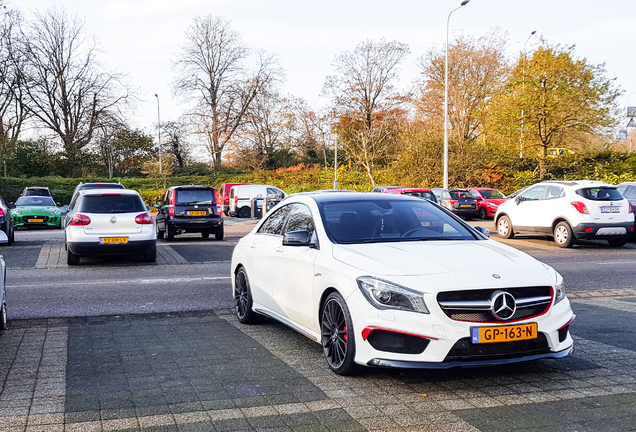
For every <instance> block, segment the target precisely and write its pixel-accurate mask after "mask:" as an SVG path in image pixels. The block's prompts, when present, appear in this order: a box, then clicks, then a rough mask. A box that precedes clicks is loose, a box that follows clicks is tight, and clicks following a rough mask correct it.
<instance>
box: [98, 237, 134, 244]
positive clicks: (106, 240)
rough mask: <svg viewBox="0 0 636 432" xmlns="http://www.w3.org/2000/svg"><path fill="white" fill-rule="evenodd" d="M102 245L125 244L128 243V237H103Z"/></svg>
mask: <svg viewBox="0 0 636 432" xmlns="http://www.w3.org/2000/svg"><path fill="white" fill-rule="evenodd" d="M101 243H102V244H125V243H128V237H102V238H101Z"/></svg>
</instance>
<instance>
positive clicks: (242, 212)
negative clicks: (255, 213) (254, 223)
mask: <svg viewBox="0 0 636 432" xmlns="http://www.w3.org/2000/svg"><path fill="white" fill-rule="evenodd" d="M251 215H252V210H251V209H250V208H249V207H241V208H240V209H239V211H238V217H240V218H243V219H245V218H248V217H250V216H251Z"/></svg>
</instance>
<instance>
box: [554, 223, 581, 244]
mask: <svg viewBox="0 0 636 432" xmlns="http://www.w3.org/2000/svg"><path fill="white" fill-rule="evenodd" d="M575 240H576V238H575V237H574V233H573V232H572V228H571V227H570V224H568V223H567V222H559V223H558V224H557V226H556V227H554V241H555V243H556V244H557V245H558V246H559V247H562V248H569V247H572V246H573V245H574V242H575Z"/></svg>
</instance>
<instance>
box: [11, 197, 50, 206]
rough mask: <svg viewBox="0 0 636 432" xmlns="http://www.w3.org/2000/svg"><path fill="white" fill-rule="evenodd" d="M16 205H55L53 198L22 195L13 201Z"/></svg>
mask: <svg viewBox="0 0 636 432" xmlns="http://www.w3.org/2000/svg"><path fill="white" fill-rule="evenodd" d="M15 205H16V206H43V207H44V206H55V202H54V201H53V198H49V197H41V196H23V197H20V198H18V200H17V201H16V202H15Z"/></svg>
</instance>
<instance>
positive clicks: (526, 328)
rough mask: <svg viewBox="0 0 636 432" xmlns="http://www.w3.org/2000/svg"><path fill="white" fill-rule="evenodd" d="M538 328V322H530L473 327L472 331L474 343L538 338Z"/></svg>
mask: <svg viewBox="0 0 636 432" xmlns="http://www.w3.org/2000/svg"><path fill="white" fill-rule="evenodd" d="M537 330H538V326H537V323H529V324H518V325H509V326H497V327H471V329H470V333H471V340H472V342H473V343H493V342H512V341H518V340H527V339H536V338H537Z"/></svg>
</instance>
